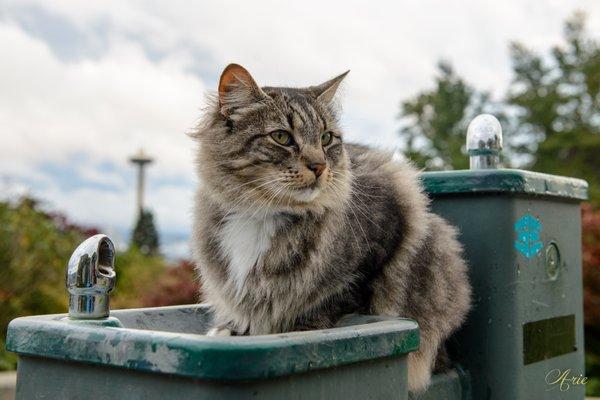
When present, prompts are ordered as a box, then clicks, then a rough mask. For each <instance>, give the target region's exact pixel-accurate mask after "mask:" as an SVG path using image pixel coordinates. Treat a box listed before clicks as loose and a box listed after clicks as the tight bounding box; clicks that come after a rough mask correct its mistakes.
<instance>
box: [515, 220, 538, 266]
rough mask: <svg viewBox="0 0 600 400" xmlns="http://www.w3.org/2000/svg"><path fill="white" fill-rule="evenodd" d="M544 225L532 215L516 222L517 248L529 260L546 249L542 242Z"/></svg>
mask: <svg viewBox="0 0 600 400" xmlns="http://www.w3.org/2000/svg"><path fill="white" fill-rule="evenodd" d="M541 231H542V223H541V222H540V221H539V220H538V219H537V218H535V217H534V216H533V215H531V214H525V215H523V216H522V217H521V218H519V220H518V221H517V222H515V232H516V233H517V240H515V248H516V249H517V250H518V251H519V252H520V253H521V254H523V255H524V256H525V257H527V258H532V257H533V256H535V255H536V254H537V253H539V251H540V250H541V249H542V248H543V247H544V244H543V243H542V241H541V240H540V232H541Z"/></svg>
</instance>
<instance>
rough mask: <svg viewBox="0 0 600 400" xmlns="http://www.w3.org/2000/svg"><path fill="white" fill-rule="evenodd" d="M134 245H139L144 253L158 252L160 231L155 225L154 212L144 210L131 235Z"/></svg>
mask: <svg viewBox="0 0 600 400" xmlns="http://www.w3.org/2000/svg"><path fill="white" fill-rule="evenodd" d="M131 244H132V246H135V247H137V248H138V249H140V251H141V252H142V253H143V254H150V255H152V254H156V253H157V252H158V246H159V241H158V232H157V231H156V226H154V216H153V215H152V212H150V211H148V210H143V211H142V212H141V214H140V216H139V218H138V221H137V223H136V225H135V228H134V230H133V234H132V235H131Z"/></svg>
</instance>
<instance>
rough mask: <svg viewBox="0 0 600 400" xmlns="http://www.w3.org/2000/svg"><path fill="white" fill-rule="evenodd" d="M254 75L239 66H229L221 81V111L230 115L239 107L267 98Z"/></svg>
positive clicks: (224, 71)
mask: <svg viewBox="0 0 600 400" xmlns="http://www.w3.org/2000/svg"><path fill="white" fill-rule="evenodd" d="M265 97H266V94H264V92H263V91H262V90H261V89H260V88H259V87H258V85H257V84H256V82H254V79H253V78H252V75H250V73H249V72H248V71H247V70H246V68H244V67H242V66H241V65H238V64H229V65H228V66H227V67H225V69H224V70H223V73H222V74H221V79H219V109H220V110H221V112H222V113H224V114H228V113H230V111H231V110H232V109H234V108H237V107H242V106H246V105H248V104H251V103H253V102H256V101H259V100H260V99H262V98H265Z"/></svg>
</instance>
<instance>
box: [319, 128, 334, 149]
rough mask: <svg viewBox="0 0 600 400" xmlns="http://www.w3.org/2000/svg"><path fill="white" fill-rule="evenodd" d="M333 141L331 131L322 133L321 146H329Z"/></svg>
mask: <svg viewBox="0 0 600 400" xmlns="http://www.w3.org/2000/svg"><path fill="white" fill-rule="evenodd" d="M332 140H333V134H332V133H331V132H329V131H327V132H323V133H321V145H322V146H327V145H329V144H330V143H331V141H332Z"/></svg>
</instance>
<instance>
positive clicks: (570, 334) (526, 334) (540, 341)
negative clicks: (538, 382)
mask: <svg viewBox="0 0 600 400" xmlns="http://www.w3.org/2000/svg"><path fill="white" fill-rule="evenodd" d="M576 350H577V347H576V346H575V315H573V314H571V315H565V316H562V317H554V318H548V319H542V320H539V321H533V322H528V323H526V324H525V325H523V364H525V365H527V364H532V363H534V362H538V361H542V360H547V359H549V358H553V357H557V356H560V355H562V354H567V353H571V352H573V351H576Z"/></svg>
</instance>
